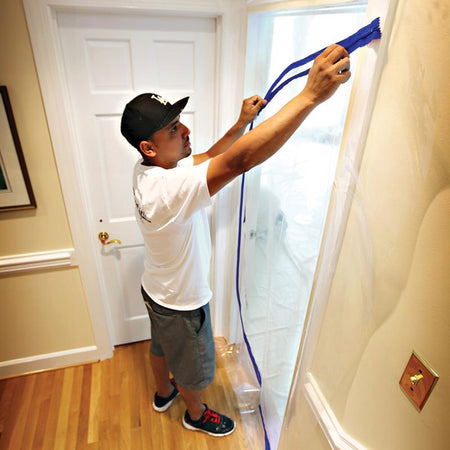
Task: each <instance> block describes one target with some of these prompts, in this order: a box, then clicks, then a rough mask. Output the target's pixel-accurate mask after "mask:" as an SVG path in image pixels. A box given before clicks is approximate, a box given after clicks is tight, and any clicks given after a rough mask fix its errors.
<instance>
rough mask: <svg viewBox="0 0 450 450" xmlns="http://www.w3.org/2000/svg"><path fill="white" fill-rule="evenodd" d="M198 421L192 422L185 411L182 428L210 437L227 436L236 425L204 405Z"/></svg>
mask: <svg viewBox="0 0 450 450" xmlns="http://www.w3.org/2000/svg"><path fill="white" fill-rule="evenodd" d="M204 405H205V410H204V411H203V414H202V416H201V417H200V419H197V420H192V419H191V417H190V416H189V412H188V411H186V412H185V413H184V417H183V426H184V427H185V428H187V429H188V430H193V431H202V432H203V433H207V434H209V435H210V436H228V435H229V434H231V433H232V432H233V431H234V430H235V428H236V423H235V422H234V420H232V419H230V418H229V417H227V416H224V415H223V414H219V413H217V412H215V411H213V410H211V409H209V408H208V406H207V405H206V404H204Z"/></svg>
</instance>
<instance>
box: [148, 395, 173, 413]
mask: <svg viewBox="0 0 450 450" xmlns="http://www.w3.org/2000/svg"><path fill="white" fill-rule="evenodd" d="M179 395H180V393H179V392H178V394H177V395H175V397H174V398H173V399H172V400H170V402H168V403H166V404H165V405H164V406H156V405H155V402H153V404H152V406H153V409H154V410H155V411H157V412H164V411H167V410H168V409H169V408H170V407H171V406H172V403H173V402H174V401H175V399H176V398H177V397H178V396H179Z"/></svg>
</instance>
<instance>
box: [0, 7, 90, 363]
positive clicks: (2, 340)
mask: <svg viewBox="0 0 450 450" xmlns="http://www.w3.org/2000/svg"><path fill="white" fill-rule="evenodd" d="M0 42H2V43H3V44H2V45H1V46H0V84H1V85H5V86H6V87H7V89H8V93H9V97H10V101H11V105H12V109H13V113H14V117H15V121H16V125H17V129H18V133H19V138H20V141H21V144H22V148H23V153H24V157H25V160H26V164H27V167H28V171H29V175H30V178H31V184H32V187H33V191H34V194H35V197H36V201H37V208H36V209H35V210H29V211H22V212H8V213H5V212H1V213H0V236H1V239H0V256H4V257H11V256H15V255H19V254H24V253H34V252H42V251H51V250H58V249H64V248H71V247H73V244H72V239H71V234H70V229H69V225H68V221H67V217H66V212H65V207H64V202H63V197H62V194H61V188H60V184H59V180H58V173H57V170H56V166H55V160H54V156H53V149H52V144H51V141H50V137H49V133H48V128H47V123H46V118H45V111H44V107H43V104H42V99H41V94H40V90H39V82H38V79H37V75H36V69H35V66H34V61H33V55H32V50H31V46H30V40H29V36H28V31H27V26H26V22H25V16H24V11H23V6H22V1H21V0H2V1H1V4H0ZM94 344H95V343H94V338H93V334H92V330H91V324H90V319H89V314H88V311H87V308H86V302H85V298H84V293H83V289H82V285H81V281H80V276H79V272H78V269H77V268H69V269H58V270H53V271H41V272H37V273H29V274H21V275H11V276H4V275H3V276H2V277H0V361H9V360H11V359H16V358H23V357H28V356H34V355H41V354H46V353H51V352H55V351H63V350H66V349H72V348H78V347H83V346H89V345H94Z"/></svg>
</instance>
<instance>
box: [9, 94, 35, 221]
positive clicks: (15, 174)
mask: <svg viewBox="0 0 450 450" xmlns="http://www.w3.org/2000/svg"><path fill="white" fill-rule="evenodd" d="M0 93H1V99H2V101H1V105H0V212H5V211H17V210H24V209H32V208H36V199H35V197H34V194H33V189H32V187H31V182H30V177H29V175H28V170H27V166H26V164H25V159H24V157H23V152H22V146H21V145H20V140H19V134H18V133H17V128H16V123H15V121H14V115H13V111H12V108H11V103H10V101H9V95H8V90H7V88H6V86H0Z"/></svg>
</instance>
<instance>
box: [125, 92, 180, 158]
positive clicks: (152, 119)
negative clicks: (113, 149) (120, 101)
mask: <svg viewBox="0 0 450 450" xmlns="http://www.w3.org/2000/svg"><path fill="white" fill-rule="evenodd" d="M188 100H189V97H185V98H183V99H181V100H178V101H177V102H176V103H174V104H173V105H171V104H170V103H169V102H168V101H167V100H166V99H164V98H163V97H161V96H160V95H157V94H151V93H148V94H141V95H138V96H137V97H135V98H134V99H133V100H131V101H130V102H129V103H128V104H127V105H126V106H125V109H124V111H123V114H122V121H121V125H120V131H121V132H122V134H123V136H124V137H125V139H126V140H127V141H128V142H129V143H130V144H131V145H132V146H133V147H135V148H136V149H137V150H139V152H141V153H142V151H141V148H140V144H141V142H142V141H147V140H148V139H150V138H151V136H152V135H153V133H155V132H156V131H158V130H161V129H162V128H164V127H166V126H167V125H169V124H170V123H171V122H172V121H173V120H174V119H175V118H176V117H177V116H179V115H180V113H181V111H182V110H183V109H184V107H185V106H186V104H187V102H188Z"/></svg>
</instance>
